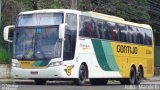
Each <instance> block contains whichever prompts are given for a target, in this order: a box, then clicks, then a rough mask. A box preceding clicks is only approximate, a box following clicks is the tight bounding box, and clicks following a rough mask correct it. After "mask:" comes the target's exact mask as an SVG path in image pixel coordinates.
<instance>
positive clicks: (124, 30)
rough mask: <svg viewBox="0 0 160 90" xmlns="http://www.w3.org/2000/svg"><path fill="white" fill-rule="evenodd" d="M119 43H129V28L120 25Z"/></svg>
mask: <svg viewBox="0 0 160 90" xmlns="http://www.w3.org/2000/svg"><path fill="white" fill-rule="evenodd" d="M118 34H119V41H122V42H127V26H125V25H123V24H118Z"/></svg>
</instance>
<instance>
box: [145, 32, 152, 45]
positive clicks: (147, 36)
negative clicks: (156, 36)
mask: <svg viewBox="0 0 160 90" xmlns="http://www.w3.org/2000/svg"><path fill="white" fill-rule="evenodd" d="M145 45H152V32H151V30H149V29H145Z"/></svg>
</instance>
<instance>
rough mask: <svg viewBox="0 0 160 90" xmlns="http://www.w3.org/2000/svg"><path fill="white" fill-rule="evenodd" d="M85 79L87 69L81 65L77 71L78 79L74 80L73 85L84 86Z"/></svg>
mask: <svg viewBox="0 0 160 90" xmlns="http://www.w3.org/2000/svg"><path fill="white" fill-rule="evenodd" d="M86 79H87V69H86V67H85V66H84V65H83V64H82V65H81V66H80V69H79V78H78V79H76V80H75V84H77V85H84V84H85V82H86Z"/></svg>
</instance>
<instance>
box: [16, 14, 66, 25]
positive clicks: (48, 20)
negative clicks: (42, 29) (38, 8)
mask: <svg viewBox="0 0 160 90" xmlns="http://www.w3.org/2000/svg"><path fill="white" fill-rule="evenodd" d="M62 22H63V13H38V14H24V15H20V16H19V17H18V20H17V24H16V26H17V27H27V26H47V25H48V26H49V25H59V24H61V23H62Z"/></svg>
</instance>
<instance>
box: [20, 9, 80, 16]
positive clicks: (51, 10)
mask: <svg viewBox="0 0 160 90" xmlns="http://www.w3.org/2000/svg"><path fill="white" fill-rule="evenodd" d="M55 12H66V13H80V11H78V10H73V9H42V10H33V11H24V12H21V13H19V15H24V14H37V13H55Z"/></svg>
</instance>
